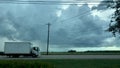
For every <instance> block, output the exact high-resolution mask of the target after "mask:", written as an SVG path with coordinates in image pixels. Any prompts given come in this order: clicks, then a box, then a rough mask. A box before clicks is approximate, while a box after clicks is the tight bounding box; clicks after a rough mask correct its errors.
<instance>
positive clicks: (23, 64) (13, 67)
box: [0, 60, 54, 68]
mask: <svg viewBox="0 0 120 68" xmlns="http://www.w3.org/2000/svg"><path fill="white" fill-rule="evenodd" d="M0 68H54V65H52V64H50V63H47V62H46V63H44V62H40V61H37V60H0Z"/></svg>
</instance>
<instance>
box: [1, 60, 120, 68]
mask: <svg viewBox="0 0 120 68" xmlns="http://www.w3.org/2000/svg"><path fill="white" fill-rule="evenodd" d="M0 68H120V59H114V60H113V59H54V60H53V59H40V60H0Z"/></svg>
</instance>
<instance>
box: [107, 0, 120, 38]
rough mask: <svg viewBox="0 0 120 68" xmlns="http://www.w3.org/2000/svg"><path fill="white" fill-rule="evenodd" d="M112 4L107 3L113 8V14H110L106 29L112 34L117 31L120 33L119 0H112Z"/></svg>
mask: <svg viewBox="0 0 120 68" xmlns="http://www.w3.org/2000/svg"><path fill="white" fill-rule="evenodd" d="M113 3H114V6H111V5H109V7H112V8H114V9H115V12H114V14H113V15H112V19H111V22H110V24H109V28H108V29H107V31H109V32H112V33H113V35H114V36H116V34H117V33H118V34H119V35H120V0H115V1H113Z"/></svg>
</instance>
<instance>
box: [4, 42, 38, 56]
mask: <svg viewBox="0 0 120 68" xmlns="http://www.w3.org/2000/svg"><path fill="white" fill-rule="evenodd" d="M3 54H4V55H6V56H8V57H20V56H23V57H28V56H31V57H38V56H40V49H39V47H34V46H33V45H32V44H31V43H30V42H5V45H4V52H3Z"/></svg>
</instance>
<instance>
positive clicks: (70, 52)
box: [68, 50, 76, 53]
mask: <svg viewBox="0 0 120 68" xmlns="http://www.w3.org/2000/svg"><path fill="white" fill-rule="evenodd" d="M68 52H70V53H71V52H72V53H73V52H76V50H69V51H68Z"/></svg>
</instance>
